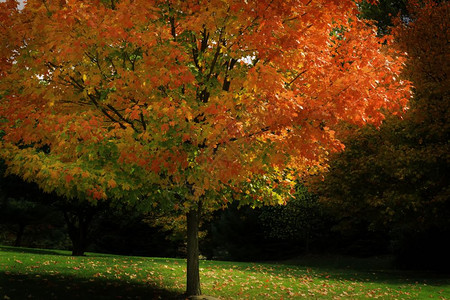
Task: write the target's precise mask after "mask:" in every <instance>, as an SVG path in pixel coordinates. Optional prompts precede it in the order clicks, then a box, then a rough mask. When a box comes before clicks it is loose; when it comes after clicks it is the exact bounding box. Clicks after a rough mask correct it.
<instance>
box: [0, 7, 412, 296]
mask: <svg viewBox="0 0 450 300" xmlns="http://www.w3.org/2000/svg"><path fill="white" fill-rule="evenodd" d="M16 6H17V3H16V2H15V1H12V0H8V1H7V2H6V3H2V4H1V13H0V14H1V15H0V22H1V24H2V26H1V27H0V32H1V47H0V56H1V60H0V64H1V65H0V66H1V70H2V71H1V74H0V76H1V77H0V80H1V81H0V85H1V90H2V96H3V98H2V101H1V105H0V116H2V117H3V118H5V119H6V122H5V123H2V125H1V126H2V129H4V130H5V133H6V135H5V137H4V142H3V143H2V148H1V149H2V150H1V156H2V157H3V158H4V159H5V161H6V163H7V164H8V166H9V172H11V173H14V174H18V175H20V176H22V177H23V178H24V179H26V180H30V181H34V182H36V183H38V184H39V185H40V187H41V188H42V189H44V190H45V191H54V192H56V193H58V194H60V195H64V196H65V197H67V198H69V199H79V200H81V201H84V200H91V201H92V202H93V203H96V202H101V201H104V200H106V199H108V200H111V201H115V200H117V201H118V202H121V203H122V204H123V205H133V206H136V207H139V208H140V209H142V210H146V209H147V210H148V209H151V207H152V206H158V205H161V206H163V207H165V208H168V209H175V210H178V211H179V212H180V214H186V219H187V233H188V234H187V237H188V238H187V247H188V262H187V294H188V295H195V294H199V293H200V281H199V270H198V225H199V216H200V213H201V212H202V211H208V210H214V209H217V208H220V207H223V206H224V205H227V203H229V202H231V201H235V200H236V201H237V200H239V201H241V202H242V203H243V204H246V203H251V204H253V205H260V204H263V203H266V204H273V203H277V202H280V203H282V202H283V201H284V199H285V195H286V194H289V192H290V190H291V187H292V184H293V182H294V180H295V177H296V176H297V174H304V173H307V172H309V171H310V170H311V169H312V168H314V167H318V166H320V164H321V163H322V162H323V160H324V157H325V156H326V155H327V154H328V153H329V152H333V151H338V150H341V149H342V144H341V143H340V141H339V140H338V139H337V138H336V136H335V131H334V130H335V129H336V126H337V124H339V123H340V122H341V121H344V120H345V121H348V122H351V123H357V124H363V123H365V122H371V123H379V122H380V121H381V120H382V119H383V113H382V112H381V110H380V109H384V110H394V111H397V110H400V109H401V108H402V107H403V106H404V105H405V103H406V101H407V96H408V95H407V93H405V92H406V91H407V88H408V86H407V85H406V84H404V83H403V82H401V81H400V80H399V79H398V76H397V75H398V73H399V70H400V66H401V60H399V59H398V58H397V56H396V55H391V54H392V53H391V54H390V53H389V50H388V49H387V48H386V47H383V46H382V44H381V42H380V40H379V39H378V38H377V37H376V36H375V35H374V28H372V27H370V26H368V25H367V24H365V23H363V22H360V21H359V20H358V19H357V18H356V14H357V8H356V5H355V3H354V2H353V1H351V0H345V1H342V0H341V1H302V0H292V1H285V0H283V1H281V0H274V1H270V2H265V1H263V2H261V1H222V0H220V1H219V0H210V1H198V2H192V1H157V0H154V1H147V0H146V1H144V0H142V1H141V0H138V1H129V0H121V1H91V2H84V1H81V2H80V1H72V0H68V1H39V0H30V1H29V2H28V3H27V5H26V6H25V8H24V9H23V10H22V11H17V9H16ZM43 149H46V150H45V151H43Z"/></svg>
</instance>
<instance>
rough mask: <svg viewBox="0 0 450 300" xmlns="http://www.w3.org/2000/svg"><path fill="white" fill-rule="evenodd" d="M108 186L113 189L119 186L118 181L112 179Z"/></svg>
mask: <svg viewBox="0 0 450 300" xmlns="http://www.w3.org/2000/svg"><path fill="white" fill-rule="evenodd" d="M108 186H109V187H110V188H112V189H113V188H115V187H116V186H117V183H116V181H115V180H114V179H110V180H109V181H108Z"/></svg>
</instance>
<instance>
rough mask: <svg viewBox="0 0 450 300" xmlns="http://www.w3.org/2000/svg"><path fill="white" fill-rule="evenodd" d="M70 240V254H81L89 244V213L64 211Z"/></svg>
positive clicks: (90, 217)
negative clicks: (85, 214) (79, 213)
mask: <svg viewBox="0 0 450 300" xmlns="http://www.w3.org/2000/svg"><path fill="white" fill-rule="evenodd" d="M64 218H65V219H66V224H67V229H68V233H69V237H70V240H71V241H72V256H83V255H84V252H85V251H86V249H87V246H88V244H89V241H88V230H89V225H90V223H91V220H92V216H91V215H87V216H84V215H77V214H73V215H71V216H70V215H69V213H68V212H64Z"/></svg>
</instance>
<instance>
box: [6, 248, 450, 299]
mask: <svg viewBox="0 0 450 300" xmlns="http://www.w3.org/2000/svg"><path fill="white" fill-rule="evenodd" d="M370 262H371V265H369V264H367V262H364V261H361V260H359V261H358V260H356V259H346V258H336V257H309V258H306V259H303V260H297V261H289V262H284V263H270V264H269V263H267V264H262V263H238V262H221V261H202V262H201V265H200V268H201V276H202V278H201V280H202V292H203V293H204V294H206V295H210V296H214V297H217V298H220V299H368V298H378V299H450V278H448V277H444V276H439V275H432V274H429V273H411V272H396V271H392V270H390V271H383V270H380V269H379V267H380V266H382V265H383V264H382V262H377V261H373V260H372V261H370ZM367 266H369V267H367ZM184 284H185V261H184V260H182V259H172V258H144V257H127V256H116V255H104V254H98V253H88V254H87V256H86V257H71V256H70V253H69V252H67V251H60V250H42V249H29V248H14V247H6V246H0V299H2V300H3V299H4V300H8V299H11V300H16V299H19V300H20V299H64V300H69V299H183V297H182V296H181V295H182V293H183V292H184V289H185V285H184Z"/></svg>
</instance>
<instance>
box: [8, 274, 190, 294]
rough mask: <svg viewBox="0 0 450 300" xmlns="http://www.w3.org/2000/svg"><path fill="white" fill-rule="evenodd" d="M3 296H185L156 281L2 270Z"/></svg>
mask: <svg viewBox="0 0 450 300" xmlns="http://www.w3.org/2000/svg"><path fill="white" fill-rule="evenodd" d="M0 298H1V299H64V300H71V299H74V300H75V299H76V300H80V299H83V300H85V299H87V300H89V299H92V300H94V299H96V300H97V299H99V300H102V299H104V300H107V299H184V297H183V296H182V295H180V294H177V293H174V292H172V291H168V290H164V289H161V288H158V287H157V286H155V285H154V284H152V283H148V282H145V283H144V282H142V283H128V282H126V281H122V280H104V279H100V278H77V277H73V276H63V275H60V274H54V275H49V274H36V273H33V274H32V275H29V274H17V273H10V272H1V273H0Z"/></svg>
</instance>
